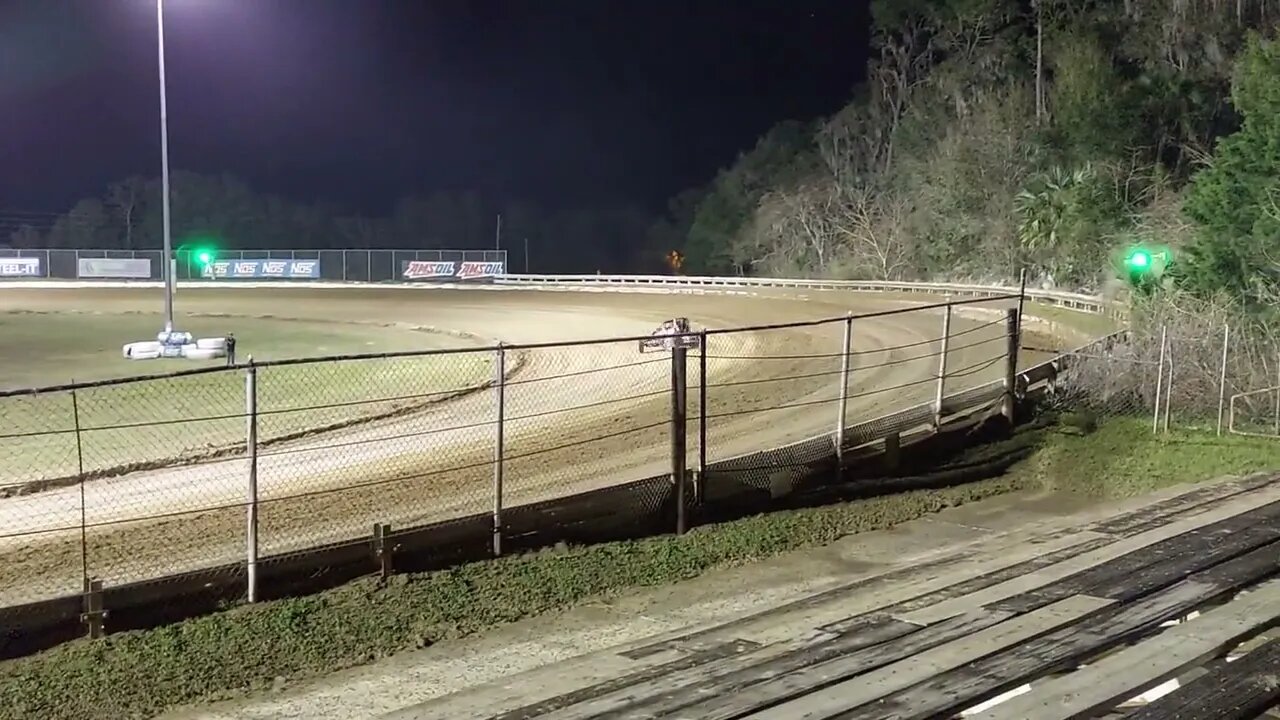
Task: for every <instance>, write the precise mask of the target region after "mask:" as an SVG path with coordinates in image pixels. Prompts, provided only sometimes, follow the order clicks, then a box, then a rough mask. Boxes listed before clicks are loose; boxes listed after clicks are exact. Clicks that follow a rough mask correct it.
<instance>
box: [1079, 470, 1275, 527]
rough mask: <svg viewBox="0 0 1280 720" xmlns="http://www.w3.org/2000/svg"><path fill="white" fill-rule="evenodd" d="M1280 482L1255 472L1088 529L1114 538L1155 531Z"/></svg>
mask: <svg viewBox="0 0 1280 720" xmlns="http://www.w3.org/2000/svg"><path fill="white" fill-rule="evenodd" d="M1277 482H1280V474H1277V473H1274V472H1267V473H1256V474H1254V475H1250V476H1248V477H1244V478H1241V479H1239V480H1234V481H1230V482H1220V483H1214V484H1212V485H1206V486H1203V487H1198V488H1196V489H1195V490H1191V491H1190V492H1186V493H1183V494H1181V495H1175V496H1174V497H1171V498H1167V499H1165V500H1160V501H1158V502H1155V503H1152V504H1150V505H1147V506H1146V507H1142V508H1139V509H1137V510H1134V511H1133V512H1128V513H1125V514H1123V515H1117V516H1115V517H1113V518H1109V519H1107V520H1103V521H1102V522H1099V523H1095V524H1094V525H1093V526H1092V527H1091V528H1090V529H1092V530H1096V531H1097V532H1103V533H1110V534H1113V535H1125V536H1127V535H1134V534H1137V533H1141V532H1146V531H1147V530H1151V529H1153V528H1157V527H1159V526H1161V525H1164V524H1166V523H1168V522H1169V519H1170V518H1172V517H1176V516H1178V515H1184V514H1189V513H1191V512H1196V511H1200V510H1205V509H1209V508H1210V507H1212V506H1214V505H1216V504H1220V503H1222V502H1228V501H1230V500H1231V499H1232V498H1234V497H1236V496H1238V495H1242V494H1245V493H1249V492H1253V491H1254V490H1259V489H1262V488H1264V487H1267V486H1268V485H1271V484H1273V483H1277Z"/></svg>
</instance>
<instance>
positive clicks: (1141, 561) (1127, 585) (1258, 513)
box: [907, 502, 1280, 619]
mask: <svg viewBox="0 0 1280 720" xmlns="http://www.w3.org/2000/svg"><path fill="white" fill-rule="evenodd" d="M1278 521H1280V502H1273V503H1270V504H1268V505H1264V506H1263V507H1261V508H1258V509H1256V510H1252V511H1249V512H1245V513H1241V514H1239V515H1233V516H1231V517H1228V518H1225V519H1223V520H1219V521H1217V522H1213V523H1210V524H1208V525H1203V526H1201V527H1198V528H1195V529H1193V530H1190V531H1186V532H1182V533H1179V534H1177V535H1173V536H1171V537H1167V538H1165V539H1163V540H1161V541H1159V542H1156V543H1153V544H1151V545H1148V546H1146V547H1144V548H1142V549H1141V550H1139V551H1136V552H1132V553H1129V554H1128V555H1124V556H1122V557H1119V558H1115V559H1113V560H1110V561H1108V562H1105V563H1102V564H1099V565H1095V566H1094V567H1091V568H1087V569H1085V570H1081V571H1080V572H1078V573H1076V574H1074V575H1071V576H1069V577H1065V578H1063V579H1061V580H1059V581H1058V582H1056V583H1054V584H1053V585H1050V586H1047V587H1045V588H1042V589H1040V590H1038V591H1036V592H1033V593H1026V594H1024V595H1022V596H1019V597H1014V598H1009V599H1008V600H1005V601H1002V602H1001V603H1000V604H999V607H1000V608H1001V609H1003V610H1010V611H1013V612H1026V611H1027V610H1030V609H1033V608H1035V607H1039V606H1040V605H1042V604H1043V603H1044V602H1046V601H1049V602H1052V601H1055V600H1060V599H1062V598H1064V597H1069V596H1071V595H1080V594H1088V595H1098V596H1104V597H1112V598H1114V599H1118V600H1127V599H1132V598H1136V597H1140V596H1142V595H1144V594H1146V593H1149V592H1151V591H1153V590H1155V589H1157V588H1159V587H1162V586H1164V585H1166V584H1168V578H1169V577H1170V573H1172V574H1173V576H1175V577H1176V576H1185V575H1188V574H1191V573H1193V572H1199V571H1200V570H1203V569H1206V568H1208V567H1212V566H1213V565H1214V564H1217V563H1219V562H1223V561H1225V560H1228V559H1230V558H1232V557H1237V556H1239V555H1242V554H1244V553H1246V552H1249V551H1252V550H1253V549H1254V548H1257V547H1261V546H1263V545H1266V544H1268V543H1270V542H1272V541H1273V540H1274V539H1275V538H1276V536H1277V533H1276V529H1277V524H1278ZM1154 532H1159V531H1154ZM907 619H910V618H907Z"/></svg>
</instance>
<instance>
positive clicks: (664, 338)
mask: <svg viewBox="0 0 1280 720" xmlns="http://www.w3.org/2000/svg"><path fill="white" fill-rule="evenodd" d="M692 333H693V330H691V329H690V327H689V318H672V319H670V320H665V321H663V323H662V324H661V325H659V326H658V329H657V330H654V331H653V332H652V333H650V334H649V337H647V338H645V339H643V340H641V341H640V352H642V353H646V352H658V351H663V350H667V351H669V350H673V349H675V348H676V347H686V348H696V347H698V336H697V335H694V334H692Z"/></svg>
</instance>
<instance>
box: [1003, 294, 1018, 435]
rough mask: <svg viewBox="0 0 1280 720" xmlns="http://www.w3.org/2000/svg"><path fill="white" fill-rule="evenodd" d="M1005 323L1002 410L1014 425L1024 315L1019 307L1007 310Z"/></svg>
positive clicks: (1010, 423)
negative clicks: (1019, 347)
mask: <svg viewBox="0 0 1280 720" xmlns="http://www.w3.org/2000/svg"><path fill="white" fill-rule="evenodd" d="M1004 323H1005V337H1006V342H1007V343H1008V347H1007V350H1006V352H1005V368H1004V401H1003V402H1002V403H1001V407H1000V412H1001V414H1002V415H1004V419H1005V420H1008V421H1009V425H1011V426H1012V425H1013V421H1014V417H1015V416H1016V414H1017V409H1018V346H1019V345H1020V343H1021V335H1022V315H1020V314H1019V313H1018V310H1017V308H1009V309H1008V310H1005V316H1004Z"/></svg>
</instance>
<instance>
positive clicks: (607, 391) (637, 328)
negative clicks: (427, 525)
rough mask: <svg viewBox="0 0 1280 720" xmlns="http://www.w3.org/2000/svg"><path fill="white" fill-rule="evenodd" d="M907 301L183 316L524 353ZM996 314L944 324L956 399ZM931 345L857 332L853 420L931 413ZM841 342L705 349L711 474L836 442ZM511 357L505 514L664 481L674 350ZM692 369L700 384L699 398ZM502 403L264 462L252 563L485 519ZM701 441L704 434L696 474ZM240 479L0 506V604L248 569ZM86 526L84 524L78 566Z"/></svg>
mask: <svg viewBox="0 0 1280 720" xmlns="http://www.w3.org/2000/svg"><path fill="white" fill-rule="evenodd" d="M154 296H155V292H154V291H137V290H124V289H95V290H85V289H75V290H7V289H6V290H3V291H0V300H3V302H2V303H0V305H3V306H4V307H5V308H18V307H23V308H31V309H55V310H56V309H58V308H59V307H63V308H73V307H74V308H81V309H83V308H85V307H93V308H99V309H101V310H103V311H119V310H136V309H139V308H141V309H147V308H149V307H150V306H151V305H152V304H154V302H155V297H154ZM901 306H902V303H901V302H900V301H886V300H884V299H882V298H877V297H876V296H874V295H855V294H845V293H809V294H808V295H807V296H806V295H796V294H785V293H778V294H752V295H701V294H648V293H634V294H632V293H626V294H624V293H615V292H551V291H537V290H443V289H434V290H426V289H412V290H405V289H393V288H362V289H359V290H352V289H331V290H318V289H305V290H304V289H296V288H289V289H280V290H252V289H239V290H236V291H233V292H228V291H225V290H186V291H183V292H180V294H179V311H180V312H182V311H189V312H214V311H216V312H225V313H229V314H232V315H236V314H242V315H251V314H256V313H262V312H265V311H270V312H274V313H275V314H277V315H286V316H291V317H299V318H307V317H318V318H325V319H334V320H342V319H351V320H379V321H387V322H393V321H394V322H406V323H418V324H423V325H430V326H434V327H439V328H446V329H454V330H461V331H467V332H471V333H475V334H477V335H480V336H484V337H488V338H492V339H494V340H501V341H503V342H506V343H517V344H520V343H538V342H552V341H570V340H583V339H599V338H616V337H625V336H636V335H645V334H648V333H649V332H650V331H651V330H653V328H654V327H655V326H656V325H657V324H658V323H660V322H661V321H662V320H664V319H667V318H670V317H673V316H687V317H689V318H690V319H691V320H692V322H693V323H694V325H695V327H704V326H705V327H707V328H709V329H715V328H730V327H741V326H746V325H761V324H770V323H787V322H796V321H806V320H814V319H818V318H828V317H838V316H842V315H844V314H845V313H846V312H849V311H853V312H855V313H868V312H876V311H880V310H887V309H891V308H893V307H901ZM985 307H986V308H987V309H986V311H985V312H984V311H981V310H976V309H975V310H972V311H966V312H963V313H957V314H956V316H955V317H954V319H953V322H952V332H953V333H964V334H963V335H962V336H961V337H958V338H955V339H954V340H953V341H952V352H951V353H950V354H949V356H948V365H949V368H950V370H951V371H952V372H954V371H957V370H960V371H964V370H966V369H970V368H972V369H970V370H968V373H969V374H968V375H967V376H965V377H962V378H957V379H955V380H954V381H953V383H952V384H951V385H949V386H948V392H954V391H956V390H960V389H963V388H965V387H971V386H974V385H978V384H981V383H982V382H986V381H989V380H992V379H994V378H996V377H998V376H999V374H1000V373H1001V371H1002V363H1000V362H998V361H996V362H993V363H990V364H988V363H987V361H989V360H993V359H994V358H996V357H998V356H999V355H1000V354H1001V353H1002V352H1003V350H1004V345H1003V343H1004V339H1003V332H1004V330H1003V323H1002V322H1000V314H999V313H997V312H992V311H991V310H992V309H993V308H997V307H1000V305H999V304H990V305H986V306H985ZM993 319H994V320H993ZM940 329H941V313H938V312H923V311H916V312H912V313H907V314H899V315H893V316H888V317H883V318H875V319H865V320H858V321H856V322H855V330H854V334H853V343H852V348H853V351H854V353H855V355H854V357H853V358H852V361H851V365H852V367H853V372H852V375H851V381H850V396H851V399H850V400H849V403H848V411H847V413H848V414H847V418H848V420H847V421H848V423H849V424H853V423H856V422H858V421H859V420H862V419H869V418H872V417H875V416H879V415H883V414H885V413H888V412H891V411H893V410H896V409H900V408H903V407H906V406H908V405H911V404H917V403H920V402H924V401H927V400H929V399H931V398H932V397H933V393H934V392H935V386H934V383H933V382H932V378H933V377H934V376H935V374H936V372H937V369H938V357H937V350H938V343H937V342H936V339H937V338H938V336H939V334H940ZM842 330H843V323H831V324H826V325H819V326H811V327H804V328H796V329H788V330H770V331H758V332H752V333H740V334H732V335H714V336H712V338H711V340H710V342H709V343H708V362H707V366H708V383H707V384H708V393H707V394H708V401H707V415H708V418H709V420H708V451H707V455H708V461H709V462H713V461H715V460H718V459H723V458H727V457H733V456H736V455H741V454H744V453H748V452H753V451H756V450H762V449H767V448H772V447H778V446H781V445H785V444H787V443H789V442H794V441H797V440H801V439H804V438H807V437H812V436H814V435H817V434H820V433H823V432H830V431H832V430H833V429H834V427H835V422H836V415H837V405H838V402H836V399H837V398H838V397H839V392H840V389H839V378H840V375H839V368H840V358H839V357H838V353H839V352H840V348H841V335H842ZM899 346H909V347H899ZM894 348H897V349H894ZM246 351H248V352H252V349H250V348H246ZM516 352H519V353H522V354H523V357H522V358H521V361H520V363H519V364H518V367H519V369H518V370H517V371H516V372H514V373H512V374H511V376H510V378H509V381H508V385H507V389H506V410H505V416H506V418H507V420H506V423H505V427H504V433H505V445H506V452H505V457H506V461H505V485H504V505H505V506H506V507H511V506H514V505H518V504H523V503H528V502H534V501H537V500H543V499H547V498H551V497H556V496H560V495H566V494H570V493H574V492H582V491H584V490H589V489H593V488H597V487H601V486H605V485H611V484H617V483H620V482H625V481H628V480H635V479H639V478H642V477H649V476H654V475H659V474H661V473H663V472H664V471H665V470H667V469H668V468H669V462H670V460H669V458H670V445H669V433H670V429H669V426H668V424H667V419H668V418H669V416H670V398H669V388H670V361H669V359H668V356H666V355H664V354H655V355H641V354H639V353H638V351H637V347H636V343H635V342H634V341H628V342H613V343H605V344H597V345H582V346H575V347H557V348H545V349H530V350H520V351H511V352H509V354H508V363H509V364H513V363H514V358H513V357H512V356H513V355H514V354H515V353H516ZM779 356H786V357H779ZM694 358H695V356H694V355H693V354H691V355H690V360H691V361H690V369H689V379H690V384H691V385H696V384H697V382H698V379H697V375H698V369H697V363H696V360H695V359H694ZM885 363H889V364H885ZM600 368H612V369H607V370H601V369H600ZM160 369H163V368H160ZM316 378H317V382H323V381H324V371H323V367H320V366H317V368H316ZM781 378H790V379H787V380H781ZM893 388H896V389H893ZM873 391H878V392H873ZM495 397H496V393H495V392H493V391H484V392H481V393H477V394H474V395H470V396H467V397H463V398H459V399H456V400H453V401H450V402H447V403H441V404H438V405H434V406H431V407H428V408H426V409H425V410H423V411H422V412H419V413H414V414H412V415H409V416H405V417H401V418H396V419H393V420H388V421H381V422H376V423H370V424H366V425H361V426H358V427H356V428H352V429H349V430H344V431H339V432H335V433H329V434H325V435H322V436H317V437H313V438H307V439H305V440H301V441H297V442H295V443H292V444H289V445H284V446H278V447H271V448H269V449H264V450H263V452H262V453H261V454H260V456H259V460H258V468H259V470H258V487H259V497H260V498H261V500H262V502H261V509H260V518H259V522H260V530H259V533H260V543H261V553H262V554H264V555H265V554H273V553H279V552H287V551H290V550H298V549H304V548H307V547H311V546H315V545H320V544H324V543H328V542H335V541H340V540H346V539H351V538H354V537H361V536H366V535H367V534H368V532H369V529H370V527H371V526H372V524H373V523H375V522H389V523H391V525H392V526H393V527H405V526H409V525H414V524H419V523H422V522H425V521H429V520H435V519H442V518H445V517H449V516H456V515H460V514H465V513H472V512H477V511H484V510H487V509H489V508H491V507H492V505H493V487H492V476H493V467H492V460H493V452H494V451H493V447H494V437H495V423H494V422H493V421H494V418H495V417H496V412H495V410H496V407H495ZM689 397H690V403H689V415H690V417H691V418H693V417H696V416H697V415H698V413H699V411H700V410H699V407H698V402H697V397H698V393H697V389H696V387H694V388H691V389H690V393H689ZM691 426H692V427H696V425H695V424H693V423H691ZM693 438H696V431H695V434H693V435H691V442H690V449H691V456H690V466H691V467H692V465H693V458H694V455H693V454H692V450H693V447H694V442H693ZM247 479H248V462H247V461H246V460H245V459H243V458H230V459H223V460H217V461H211V462H208V463H204V464H199V465H192V466H184V467H175V468H168V469H164V470H157V471H148V472H139V473H134V474H130V475H126V476H121V477H116V478H109V479H103V480H96V481H92V482H88V483H85V484H84V486H83V488H81V487H72V488H65V489H58V490H50V491H47V492H41V493H36V494H32V495H25V496H17V497H12V498H5V499H2V500H0V528H3V535H4V536H3V537H0V605H7V604H11V603H16V602H24V601H31V600H35V599H39V598H41V597H50V596H56V595H64V594H71V593H74V592H78V591H79V588H80V586H81V578H82V573H83V574H87V575H89V576H92V577H98V578H101V579H102V580H103V581H104V582H105V583H107V584H116V583H121V582H126V581H132V580H138V579H144V578H148V577H156V576H160V575H164V574H169V573H173V572H178V571H184V570H192V569H198V568H200V567H206V566H211V565H214V564H218V563H223V562H232V561H236V560H239V559H243V557H244V549H245V538H246V529H245V528H246V521H245V508H244V506H243V503H244V502H245V499H246V496H247V491H246V488H247ZM82 490H83V498H84V500H83V504H82V502H81V492H82ZM82 514H83V517H84V520H85V521H86V522H87V524H88V529H87V531H86V532H85V539H86V541H87V547H88V550H87V554H86V555H85V556H84V557H82V551H81V546H82V544H81V532H80V528H79V525H80V521H81V516H82Z"/></svg>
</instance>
